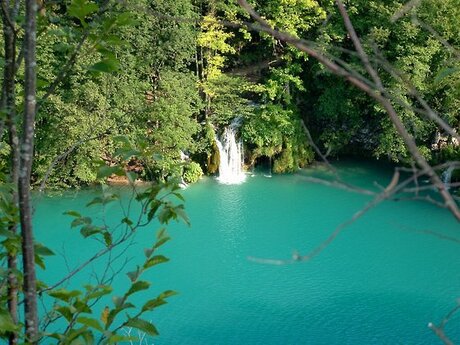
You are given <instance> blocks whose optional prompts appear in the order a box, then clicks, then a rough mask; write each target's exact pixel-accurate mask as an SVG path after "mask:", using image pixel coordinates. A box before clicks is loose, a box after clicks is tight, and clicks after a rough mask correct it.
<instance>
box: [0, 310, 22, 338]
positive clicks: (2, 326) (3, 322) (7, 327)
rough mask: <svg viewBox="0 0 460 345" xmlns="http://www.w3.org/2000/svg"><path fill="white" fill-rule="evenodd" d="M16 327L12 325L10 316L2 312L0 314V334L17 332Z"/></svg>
mask: <svg viewBox="0 0 460 345" xmlns="http://www.w3.org/2000/svg"><path fill="white" fill-rule="evenodd" d="M18 329H19V328H18V326H17V325H15V324H14V322H13V320H12V319H11V316H10V315H9V314H8V313H7V312H4V311H1V312H0V334H4V333H6V332H12V331H16V330H18Z"/></svg>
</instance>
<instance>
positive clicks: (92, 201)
mask: <svg viewBox="0 0 460 345" xmlns="http://www.w3.org/2000/svg"><path fill="white" fill-rule="evenodd" d="M102 201H103V200H102V198H101V197H95V198H94V199H93V200H91V201H90V202H89V203H87V204H86V207H89V206H92V205H97V204H102Z"/></svg>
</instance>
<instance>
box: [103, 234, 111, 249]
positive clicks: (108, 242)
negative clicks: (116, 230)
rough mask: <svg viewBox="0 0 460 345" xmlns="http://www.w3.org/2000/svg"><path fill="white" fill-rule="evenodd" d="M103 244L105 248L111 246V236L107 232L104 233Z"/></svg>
mask: <svg viewBox="0 0 460 345" xmlns="http://www.w3.org/2000/svg"><path fill="white" fill-rule="evenodd" d="M104 242H105V245H106V246H107V247H110V246H111V245H112V234H111V233H110V232H108V231H106V232H104Z"/></svg>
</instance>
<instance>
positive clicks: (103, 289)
mask: <svg viewBox="0 0 460 345" xmlns="http://www.w3.org/2000/svg"><path fill="white" fill-rule="evenodd" d="M112 291H113V288H112V287H111V286H110V285H100V286H98V289H97V290H96V291H94V292H91V293H89V294H88V296H87V298H88V299H94V298H99V297H102V296H105V295H108V294H109V293H111V292H112Z"/></svg>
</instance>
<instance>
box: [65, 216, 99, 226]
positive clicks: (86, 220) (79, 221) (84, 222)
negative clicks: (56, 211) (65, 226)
mask: <svg viewBox="0 0 460 345" xmlns="http://www.w3.org/2000/svg"><path fill="white" fill-rule="evenodd" d="M92 222H93V220H92V219H91V218H89V217H80V218H75V219H74V220H73V221H72V223H70V227H71V228H75V227H77V226H80V225H89V224H91V223H92Z"/></svg>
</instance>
